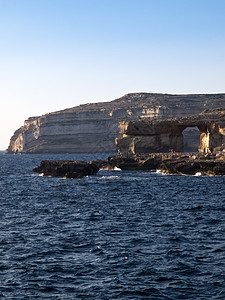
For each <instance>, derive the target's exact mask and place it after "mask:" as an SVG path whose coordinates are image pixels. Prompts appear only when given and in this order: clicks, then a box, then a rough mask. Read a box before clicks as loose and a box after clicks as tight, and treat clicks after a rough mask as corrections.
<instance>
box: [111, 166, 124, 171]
mask: <svg viewBox="0 0 225 300" xmlns="http://www.w3.org/2000/svg"><path fill="white" fill-rule="evenodd" d="M113 171H122V170H121V169H120V168H117V167H114V169H113Z"/></svg>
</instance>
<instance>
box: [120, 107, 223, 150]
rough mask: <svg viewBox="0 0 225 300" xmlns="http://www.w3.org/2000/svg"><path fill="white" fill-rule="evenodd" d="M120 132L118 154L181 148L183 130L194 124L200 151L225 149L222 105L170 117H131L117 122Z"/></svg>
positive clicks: (182, 146)
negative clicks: (153, 118) (155, 118)
mask: <svg viewBox="0 0 225 300" xmlns="http://www.w3.org/2000/svg"><path fill="white" fill-rule="evenodd" d="M119 127H120V132H121V134H122V136H119V137H118V138H116V144H117V146H118V148H119V153H120V154H129V155H131V154H143V153H155V152H158V153H160V152H161V153H164V152H170V151H171V150H174V151H175V152H184V142H183V134H182V133H183V131H184V130H185V129H186V128H188V127H191V128H192V127H197V128H198V129H199V131H200V132H201V136H200V141H199V148H198V150H199V152H202V153H212V152H219V151H223V152H224V150H225V108H217V109H211V110H205V111H203V112H202V113H200V114H196V115H192V116H188V117H180V118H173V119H166V120H163V119H161V120H160V119H158V120H150V119H144V120H140V119H139V120H133V121H132V120H130V121H121V122H120V123H119Z"/></svg>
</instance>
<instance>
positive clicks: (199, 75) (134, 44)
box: [0, 0, 225, 150]
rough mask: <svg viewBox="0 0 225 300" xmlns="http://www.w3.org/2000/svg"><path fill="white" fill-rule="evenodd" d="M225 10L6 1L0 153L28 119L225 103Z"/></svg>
mask: <svg viewBox="0 0 225 300" xmlns="http://www.w3.org/2000/svg"><path fill="white" fill-rule="evenodd" d="M224 15H225V1H224V0H0V104H1V109H0V149H1V150H4V149H6V148H7V147H8V144H9V140H10V137H11V136H12V135H13V133H14V131H15V130H16V129H18V128H19V127H20V126H22V125H23V123H24V120H25V119H27V118H29V117H31V116H38V115H43V114H45V113H48V112H53V111H57V110H61V109H65V108H69V107H73V106H77V105H79V104H83V103H91V102H99V101H110V100H114V99H116V98H119V97H121V96H122V95H124V94H127V93H131V92H154V93H178V94H184V93H185V94H186V93H225V18H224Z"/></svg>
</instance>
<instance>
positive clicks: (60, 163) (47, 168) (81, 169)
mask: <svg viewBox="0 0 225 300" xmlns="http://www.w3.org/2000/svg"><path fill="white" fill-rule="evenodd" d="M33 171H34V172H37V173H41V174H43V176H53V177H56V176H60V177H66V178H82V177H84V176H88V175H95V174H96V173H97V172H98V171H99V168H98V166H97V165H96V164H94V163H88V162H85V161H71V160H43V161H42V162H41V164H40V166H39V167H37V168H35V169H33Z"/></svg>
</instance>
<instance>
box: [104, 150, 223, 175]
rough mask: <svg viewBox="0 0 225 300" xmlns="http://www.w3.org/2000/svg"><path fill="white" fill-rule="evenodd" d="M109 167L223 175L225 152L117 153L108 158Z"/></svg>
mask: <svg viewBox="0 0 225 300" xmlns="http://www.w3.org/2000/svg"><path fill="white" fill-rule="evenodd" d="M108 166H109V169H113V168H115V167H117V168H119V169H121V170H123V171H124V170H129V171H134V170H135V171H137V170H142V171H154V170H160V171H162V172H163V173H166V174H179V175H209V176H214V175H225V154H224V153H217V154H211V153H209V154H201V153H196V154H194V153H192V154H190V153H187V154H182V153H150V154H146V155H144V154H142V155H140V154H139V155H131V156H126V155H117V156H111V157H109V158H108Z"/></svg>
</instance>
